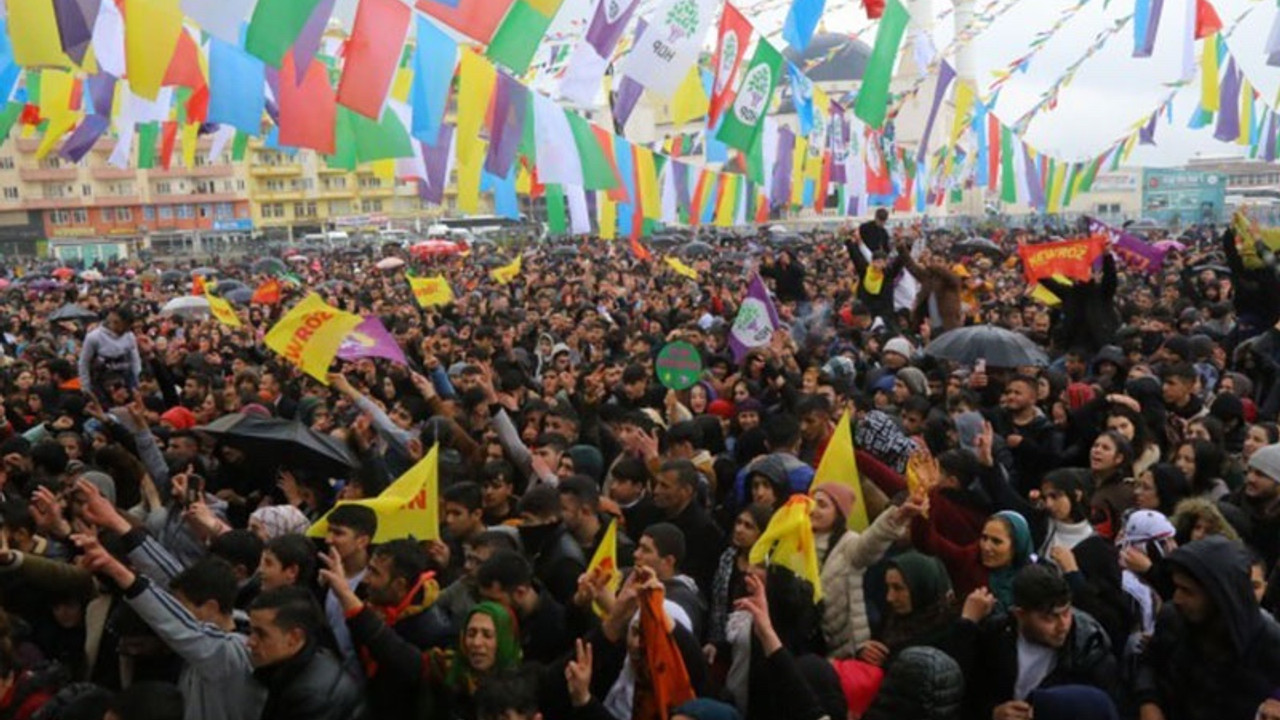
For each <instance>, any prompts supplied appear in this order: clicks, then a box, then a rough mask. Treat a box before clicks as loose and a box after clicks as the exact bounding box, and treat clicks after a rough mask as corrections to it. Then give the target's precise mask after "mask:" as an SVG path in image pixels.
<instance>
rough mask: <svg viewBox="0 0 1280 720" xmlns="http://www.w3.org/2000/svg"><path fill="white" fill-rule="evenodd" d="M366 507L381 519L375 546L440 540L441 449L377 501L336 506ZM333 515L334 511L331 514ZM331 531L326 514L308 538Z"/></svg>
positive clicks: (309, 530)
mask: <svg viewBox="0 0 1280 720" xmlns="http://www.w3.org/2000/svg"><path fill="white" fill-rule="evenodd" d="M343 505H363V506H364V507H367V508H369V509H371V510H373V512H374V513H375V514H376V515H377V516H378V531H377V532H376V533H374V536H373V542H374V543H378V544H381V543H385V542H390V541H391V540H401V539H403V538H407V537H412V538H414V539H416V540H439V539H440V519H439V506H440V446H439V445H436V446H434V447H432V448H431V452H429V453H427V456H426V457H424V458H422V460H420V461H418V464H417V465H414V466H413V467H411V468H409V470H408V472H406V473H405V474H403V475H401V476H400V477H399V479H397V480H396V481H395V482H393V483H391V485H389V486H388V487H387V489H386V490H383V491H382V494H381V495H379V496H378V497H376V498H368V499H365V500H344V501H342V502H339V503H338V504H337V505H335V506H334V507H341V506H343ZM329 512H330V513H331V512H333V511H332V510H330V511H329ZM327 532H329V513H325V515H324V517H322V518H320V519H319V520H317V521H316V522H315V524H313V525H312V526H311V527H310V528H308V529H307V537H324V536H325V533H327Z"/></svg>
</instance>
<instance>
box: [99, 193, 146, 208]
mask: <svg viewBox="0 0 1280 720" xmlns="http://www.w3.org/2000/svg"><path fill="white" fill-rule="evenodd" d="M93 204H94V206H95V207H120V206H129V205H141V204H142V196H141V195H107V196H106V197H102V196H99V197H96V198H94V199H93Z"/></svg>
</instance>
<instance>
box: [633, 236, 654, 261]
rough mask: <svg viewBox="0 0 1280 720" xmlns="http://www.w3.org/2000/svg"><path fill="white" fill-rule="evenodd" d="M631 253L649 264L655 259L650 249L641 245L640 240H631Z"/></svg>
mask: <svg viewBox="0 0 1280 720" xmlns="http://www.w3.org/2000/svg"><path fill="white" fill-rule="evenodd" d="M631 253H632V254H633V255H635V256H636V259H637V260H640V261H641V262H649V261H650V260H652V259H653V253H651V252H649V248H647V247H645V246H644V245H642V244H641V243H640V241H639V240H637V239H636V238H634V237H632V238H631Z"/></svg>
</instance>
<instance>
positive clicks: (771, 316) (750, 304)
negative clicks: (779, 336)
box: [729, 273, 781, 362]
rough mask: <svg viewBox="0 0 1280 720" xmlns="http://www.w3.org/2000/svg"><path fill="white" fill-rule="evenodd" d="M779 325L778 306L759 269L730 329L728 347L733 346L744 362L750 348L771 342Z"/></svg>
mask: <svg viewBox="0 0 1280 720" xmlns="http://www.w3.org/2000/svg"><path fill="white" fill-rule="evenodd" d="M780 325H781V323H780V322H778V308H776V307H774V305H773V299H772V298H770V297H769V288H767V287H765V285H764V281H763V280H761V279H760V275H759V274H758V273H757V274H755V275H753V276H752V277H751V286H750V287H749V288H747V296H746V297H745V298H743V299H742V305H741V307H739V308H738V317H736V318H735V319H734V321H733V328H732V329H730V330H729V347H730V348H731V349H732V350H733V359H734V362H742V359H743V358H744V357H745V356H746V354H747V352H748V351H749V350H751V349H753V348H758V347H764V346H765V345H768V344H769V341H770V340H772V339H773V333H774V332H775V331H777V330H778V327H779V326H780Z"/></svg>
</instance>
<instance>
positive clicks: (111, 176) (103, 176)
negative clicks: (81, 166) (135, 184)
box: [89, 166, 138, 180]
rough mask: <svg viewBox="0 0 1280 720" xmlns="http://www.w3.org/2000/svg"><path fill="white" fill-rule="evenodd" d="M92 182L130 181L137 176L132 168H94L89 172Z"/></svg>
mask: <svg viewBox="0 0 1280 720" xmlns="http://www.w3.org/2000/svg"><path fill="white" fill-rule="evenodd" d="M89 172H90V173H91V174H92V175H93V179H94V180H132V179H133V178H135V177H137V176H138V171H137V170H135V169H133V168H118V167H110V166H107V167H95V168H93V169H92V170H90V171H89Z"/></svg>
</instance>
